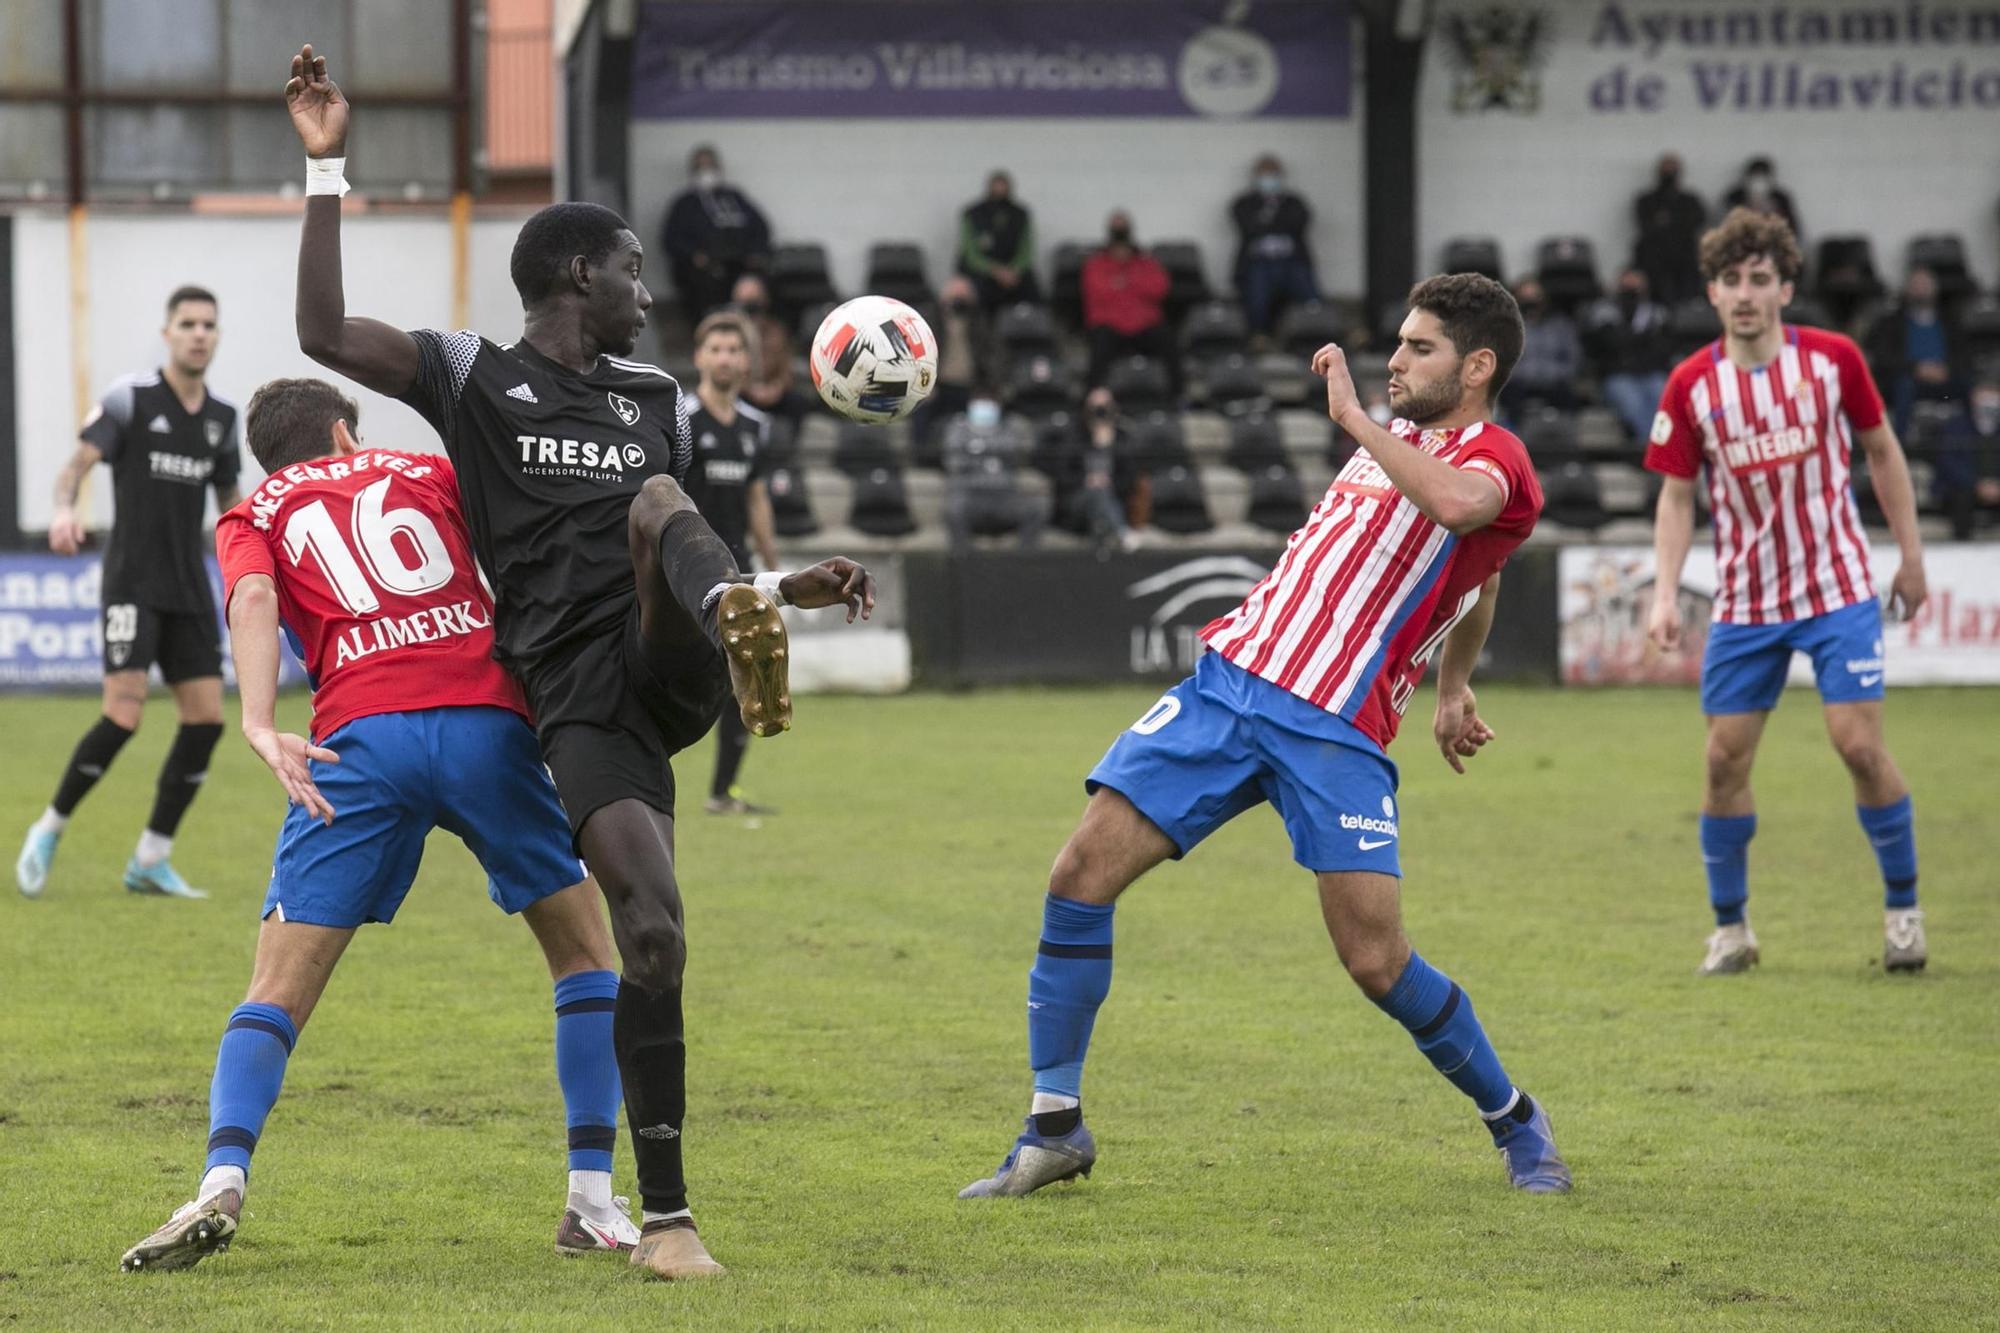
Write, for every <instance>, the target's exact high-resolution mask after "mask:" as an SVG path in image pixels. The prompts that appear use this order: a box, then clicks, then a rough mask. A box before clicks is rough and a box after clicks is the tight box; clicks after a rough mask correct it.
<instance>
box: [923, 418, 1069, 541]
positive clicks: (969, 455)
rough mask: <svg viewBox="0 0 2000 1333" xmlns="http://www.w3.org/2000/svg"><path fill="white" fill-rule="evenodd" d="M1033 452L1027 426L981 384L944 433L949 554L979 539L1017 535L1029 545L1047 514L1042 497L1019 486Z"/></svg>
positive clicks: (945, 518)
mask: <svg viewBox="0 0 2000 1333" xmlns="http://www.w3.org/2000/svg"><path fill="white" fill-rule="evenodd" d="M1033 450H1034V438H1033V436H1032V434H1031V433H1030V431H1029V429H1028V423H1027V422H1025V421H1023V420H1022V419H1021V418H1020V417H1010V416H1006V415H1004V414H1003V413H1002V412H1001V409H1000V396H999V395H998V394H997V393H995V392H994V391H993V389H992V386H990V385H984V384H982V385H980V386H979V388H978V389H977V390H976V391H975V392H974V394H973V397H972V401H970V402H969V403H967V404H966V405H965V411H964V412H963V413H961V414H960V415H958V416H955V417H953V418H952V419H951V421H950V422H949V423H947V424H946V426H945V431H944V486H945V490H944V521H945V531H946V534H947V535H948V537H949V538H950V541H951V547H952V549H953V550H963V549H964V548H965V547H966V546H967V545H969V544H970V543H971V541H972V539H973V538H974V537H975V536H977V537H998V536H1004V535H1006V534H1007V533H1018V534H1020V539H1021V545H1022V546H1024V547H1027V546H1033V545H1034V544H1035V542H1036V540H1037V539H1038V538H1040V536H1041V535H1042V528H1043V526H1044V525H1045V524H1046V523H1047V522H1048V515H1047V513H1046V511H1045V509H1044V506H1043V503H1042V497H1041V496H1039V495H1035V494H1031V493H1030V492H1028V491H1026V490H1024V489H1023V488H1022V486H1021V469H1022V467H1023V466H1024V465H1025V464H1026V463H1027V461H1028V457H1029V455H1030V454H1031V453H1032V452H1033Z"/></svg>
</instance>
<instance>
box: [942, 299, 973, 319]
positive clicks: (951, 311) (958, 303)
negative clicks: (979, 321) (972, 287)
mask: <svg viewBox="0 0 2000 1333" xmlns="http://www.w3.org/2000/svg"><path fill="white" fill-rule="evenodd" d="M944 312H945V313H946V314H947V315H969V314H971V313H972V302H970V301H967V300H964V299H963V298H959V299H955V300H950V301H946V302H945V303H944Z"/></svg>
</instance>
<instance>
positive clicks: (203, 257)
mask: <svg viewBox="0 0 2000 1333" xmlns="http://www.w3.org/2000/svg"><path fill="white" fill-rule="evenodd" d="M522 216H525V215H522ZM519 227H520V217H519V216H504V217H499V216H496V217H490V218H484V217H483V218H481V219H479V220H477V221H475V222H474V223H473V224H472V244H471V281H472V290H471V300H470V315H471V321H470V322H471V325H472V327H473V328H474V329H476V330H478V331H479V332H480V333H483V334H485V335H486V336H487V337H489V338H493V339H495V340H496V341H503V342H506V341H512V340H513V339H514V338H515V337H516V336H517V335H518V334H519V333H520V331H521V307H520V302H519V301H518V300H517V299H516V298H515V295H514V288H513V284H512V282H511V281H510V280H509V278H508V276H507V256H508V254H509V252H510V251H511V249H512V247H513V243H514V235H515V232H516V231H517V230H518V229H519ZM342 240H343V242H344V250H345V255H344V258H345V271H346V280H347V308H348V310H349V311H351V312H352V313H354V314H357V315H369V316H373V317H375V318H378V319H384V320H387V321H389V322H391V323H395V324H401V325H403V326H404V327H409V328H416V327H435V326H441V325H446V324H448V323H449V322H450V319H451V308H452V306H451V271H452V270H451V230H450V225H449V223H448V222H447V220H446V219H444V218H443V217H441V216H430V217H366V216H362V217H353V216H350V217H348V218H347V219H346V220H345V221H344V222H343V224H342ZM298 244H299V220H298V218H297V217H296V216H295V215H290V214H287V215H281V216H271V217H212V216H200V215H189V214H127V215H119V214H98V215H95V216H93V217H92V218H91V219H90V221H89V224H88V231H87V234H86V238H85V250H86V254H87V277H88V283H89V289H88V292H89V296H88V302H89V303H88V318H89V340H88V343H89V345H88V364H87V367H86V370H87V374H88V378H89V383H90V386H91V394H92V396H93V398H94V397H95V395H97V394H99V393H101V392H102V391H103V389H104V387H105V386H106V385H108V384H109V383H110V382H111V381H112V380H113V379H115V378H117V377H118V376H120V375H123V374H127V373H130V372H133V371H143V370H147V369H149V368H151V367H153V366H156V365H158V364H159V361H160V355H161V346H160V337H159V330H160V327H161V325H162V324H163V323H164V322H165V321H164V318H163V316H164V304H165V301H166V297H167V293H169V292H171V291H172V290H173V289H174V288H175V287H177V286H179V285H180V284H182V283H184V282H186V283H196V284H199V285H201V286H204V287H207V288H209V289H210V290H211V291H213V292H215V294H216V298H217V300H218V301H219V302H220V305H221V322H222V342H221V345H220V347H219V348H218V350H217V353H216V359H215V365H214V368H213V370H212V371H211V372H210V376H209V382H210V384H211V385H212V386H213V387H214V389H215V391H216V392H217V393H219V394H221V395H222V396H223V397H225V398H229V399H232V400H234V401H235V402H236V404H237V405H238V407H240V408H242V407H247V406H248V405H249V401H250V394H251V392H252V391H253V390H254V389H255V388H256V387H257V386H258V385H259V384H262V383H263V382H264V381H266V380H269V379H275V378H278V377H280V376H286V375H320V376H324V377H326V378H329V379H333V380H335V382H336V383H339V384H340V385H341V387H342V388H343V389H345V390H347V391H348V392H350V393H353V394H354V395H356V398H357V401H358V402H359V403H360V405H361V429H362V434H363V436H364V437H365V438H366V439H367V441H368V442H369V443H370V444H375V445H379V446H382V447H384V448H389V449H415V450H434V449H436V448H437V447H438V446H437V436H436V435H435V434H433V433H432V431H431V429H430V427H429V426H427V425H426V424H425V423H424V421H423V418H421V417H419V416H418V415H417V414H416V413H415V412H414V411H412V410H411V409H410V408H408V407H405V406H403V405H402V404H401V403H398V402H395V401H393V400H391V399H388V398H384V397H382V396H381V395H379V394H372V393H369V392H368V391H366V390H364V389H361V388H360V387H358V386H356V385H354V384H352V383H349V382H348V381H346V380H341V379H339V378H338V377H336V376H333V375H331V374H329V372H326V371H324V370H321V369H320V368H319V367H317V366H315V365H313V364H312V363H311V362H310V361H308V360H306V358H305V357H304V356H302V355H300V353H299V350H298V340H297V338H296V336H295V335H294V333H293V324H292V291H293V280H294V275H295V273H296V271H297V264H298ZM13 264H14V284H15V286H14V293H15V295H14V338H15V348H16V370H15V404H16V406H15V412H16V420H15V424H16V431H17V434H16V438H17V439H19V441H20V495H19V502H18V508H19V519H20V524H21V526H22V527H23V528H24V529H27V530H31V531H39V530H41V529H43V528H45V527H47V526H48V520H49V511H50V505H51V501H50V491H51V490H52V488H53V487H54V485H55V478H56V473H57V471H58V470H59V469H60V468H61V467H62V465H63V462H64V461H65V460H66V459H67V458H68V457H69V455H70V452H71V451H72V450H73V449H74V447H75V441H76V431H77V426H78V424H79V423H78V417H77V412H76V405H75V394H74V379H73V375H74V365H73V363H72V360H71V351H70V348H71V327H70V296H69V279H68V273H69V227H68V223H67V221H66V220H65V219H64V218H63V217H62V216H61V215H60V214H55V213H21V214H17V215H16V217H15V219H14V256H13ZM243 463H244V468H245V478H246V480H245V489H248V486H249V484H250V481H251V479H254V478H256V477H258V476H260V475H261V474H260V473H259V472H258V470H257V467H256V464H255V462H254V461H253V460H252V459H251V458H250V456H249V454H248V452H247V451H246V452H245V454H244V458H243ZM91 509H92V512H93V514H94V518H93V520H92V521H93V524H94V525H98V526H101V525H102V524H103V523H104V522H105V521H107V520H108V519H109V517H110V487H109V486H108V485H106V484H105V478H104V477H102V476H99V477H97V478H95V479H93V481H92V484H91Z"/></svg>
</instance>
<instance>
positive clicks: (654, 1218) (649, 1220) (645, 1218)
mask: <svg viewBox="0 0 2000 1333" xmlns="http://www.w3.org/2000/svg"><path fill="white" fill-rule="evenodd" d="M693 1216H694V1210H693V1209H692V1208H683V1209H681V1210H680V1211H679V1212H677V1213H656V1212H654V1211H653V1210H652V1209H650V1208H648V1209H646V1210H645V1211H644V1212H643V1213H641V1214H640V1216H639V1225H640V1226H642V1227H646V1226H651V1225H652V1224H653V1223H655V1222H671V1221H673V1220H674V1219H675V1218H677V1217H686V1218H692V1217H693Z"/></svg>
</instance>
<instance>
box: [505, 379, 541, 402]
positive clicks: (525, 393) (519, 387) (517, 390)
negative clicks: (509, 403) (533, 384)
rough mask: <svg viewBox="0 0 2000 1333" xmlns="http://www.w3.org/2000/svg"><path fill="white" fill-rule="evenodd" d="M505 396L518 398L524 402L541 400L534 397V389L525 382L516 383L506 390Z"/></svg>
mask: <svg viewBox="0 0 2000 1333" xmlns="http://www.w3.org/2000/svg"><path fill="white" fill-rule="evenodd" d="M507 396H508V397H509V398H518V399H519V400H520V401H522V402H524V403H539V402H541V401H542V400H541V399H539V398H537V397H535V391H534V390H533V389H530V388H529V387H528V386H527V385H525V384H516V385H515V386H514V387H513V388H511V389H509V390H507Z"/></svg>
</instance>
